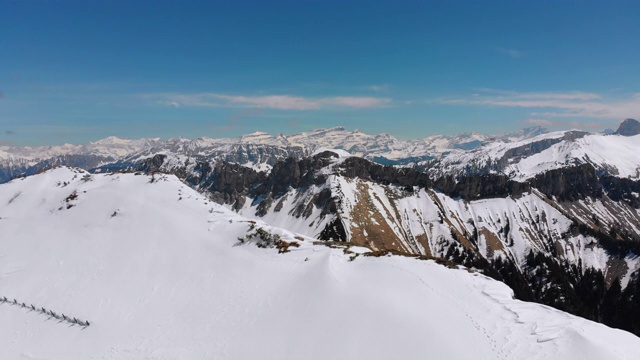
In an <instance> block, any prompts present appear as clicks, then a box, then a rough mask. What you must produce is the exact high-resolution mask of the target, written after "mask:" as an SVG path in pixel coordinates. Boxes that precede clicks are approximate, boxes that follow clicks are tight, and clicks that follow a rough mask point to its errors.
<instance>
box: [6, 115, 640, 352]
mask: <svg viewBox="0 0 640 360" xmlns="http://www.w3.org/2000/svg"><path fill="white" fill-rule="evenodd" d="M638 154H640V123H639V122H638V121H636V120H633V119H627V120H625V121H623V122H622V123H621V124H620V127H619V128H618V130H617V131H615V132H613V133H607V134H605V133H588V132H584V131H578V130H570V131H558V132H549V131H547V130H546V129H543V128H540V127H534V128H527V129H522V130H520V131H517V132H513V133H506V134H499V135H485V134H478V133H465V134H459V135H455V136H430V137H428V138H425V139H419V140H408V141H403V140H398V139H396V138H394V137H393V136H391V135H388V134H378V135H368V134H365V133H363V132H361V131H358V130H354V131H350V130H347V129H345V128H343V127H336V128H330V129H319V130H314V131H310V132H303V133H300V134H295V135H282V134H278V135H270V134H267V133H263V132H256V133H253V134H249V135H245V136H242V137H240V138H234V139H230V138H229V139H213V138H199V139H195V140H190V139H184V138H173V139H169V140H164V139H158V138H154V139H140V140H128V139H120V138H116V137H109V138H106V139H102V140H99V141H96V142H91V143H88V144H84V145H69V144H65V145H62V146H48V147H34V148H30V147H25V148H17V147H9V146H3V147H0V183H3V184H2V185H0V234H1V241H0V318H1V319H3V321H2V322H3V323H5V324H6V323H7V321H5V319H7V320H8V324H10V326H8V327H7V326H2V327H0V349H2V350H0V352H2V353H3V354H7V355H6V356H5V357H6V358H11V359H59V358H64V359H143V358H145V359H146V358H149V359H177V358H182V359H212V358H232V359H247V358H278V359H281V358H365V357H366V358H391V357H394V358H424V357H429V358H431V357H433V358H451V359H459V358H478V359H516V358H518V359H519V358H527V359H529V358H531V359H533V358H539V359H550V358H555V359H605V358H606V359H635V358H637V355H638V354H640V338H638V337H637V335H640V156H639V155H638ZM505 284H506V285H505ZM3 296H6V297H7V300H6V301H5V300H4V299H3ZM14 299H16V300H15V301H14ZM23 302H24V303H25V304H24V305H22V303H23ZM29 305H33V307H30V306H29ZM40 308H42V309H40ZM39 309H40V310H39ZM45 309H49V311H53V312H56V314H53V313H51V312H47V311H41V310H45ZM57 312H60V313H62V312H64V313H66V314H70V316H71V317H76V322H73V321H67V320H66V316H65V318H61V317H60V316H58V314H57ZM84 321H90V322H91V325H89V323H88V322H86V323H85V322H84ZM598 323H600V324H598ZM605 325H606V326H605ZM613 328H617V329H613ZM619 329H622V330H619ZM623 330H625V331H623ZM633 334H635V335H633Z"/></svg>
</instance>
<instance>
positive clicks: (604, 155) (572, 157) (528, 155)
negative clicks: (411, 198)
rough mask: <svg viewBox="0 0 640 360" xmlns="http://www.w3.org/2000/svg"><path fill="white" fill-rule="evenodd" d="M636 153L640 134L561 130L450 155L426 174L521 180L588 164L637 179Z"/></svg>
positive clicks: (639, 176) (639, 164)
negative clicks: (472, 175)
mask: <svg viewBox="0 0 640 360" xmlns="http://www.w3.org/2000/svg"><path fill="white" fill-rule="evenodd" d="M639 152H640V135H635V136H621V135H605V134H587V133H583V132H576V131H561V132H553V133H548V134H544V135H540V136H536V137H533V138H530V139H526V140H521V141H515V142H511V143H500V142H494V143H488V144H486V145H484V146H482V147H480V148H478V149H475V150H472V151H468V152H463V153H457V154H450V155H449V156H447V157H445V158H443V159H442V160H441V161H440V163H438V164H436V165H432V166H433V167H432V169H430V170H429V171H430V172H431V173H432V176H434V177H437V176H442V175H447V174H452V175H456V176H461V175H468V174H478V173H479V174H482V173H498V174H504V175H507V176H509V177H511V178H513V179H515V180H519V181H524V180H526V179H530V178H532V177H534V176H536V175H538V174H542V173H545V172H547V171H549V170H554V169H559V168H563V167H569V166H576V165H580V164H591V165H593V166H594V167H595V168H596V170H597V171H598V172H600V173H602V174H606V175H611V176H617V177H621V178H631V179H640V157H638V156H637V154H638V153H639Z"/></svg>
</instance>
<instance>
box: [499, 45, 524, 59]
mask: <svg viewBox="0 0 640 360" xmlns="http://www.w3.org/2000/svg"><path fill="white" fill-rule="evenodd" d="M498 51H499V52H501V53H502V54H505V55H507V56H509V57H511V58H512V59H518V58H521V57H523V56H524V55H525V54H526V53H525V52H524V51H522V50H518V49H513V48H504V47H500V48H498Z"/></svg>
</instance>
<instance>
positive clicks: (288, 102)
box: [144, 93, 392, 111]
mask: <svg viewBox="0 0 640 360" xmlns="http://www.w3.org/2000/svg"><path fill="white" fill-rule="evenodd" d="M144 97H145V98H148V99H154V100H155V101H156V103H158V104H161V105H164V106H171V107H176V108H179V107H183V106H184V107H248V108H265V109H276V110H298V111H301V110H325V109H331V108H351V109H372V108H380V107H384V106H387V105H389V104H390V103H391V102H392V100H391V99H389V98H380V97H361V96H338V97H325V98H310V97H302V96H292V95H266V96H241V95H225V94H216V93H198V94H151V95H144Z"/></svg>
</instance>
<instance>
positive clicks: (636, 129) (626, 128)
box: [615, 119, 640, 136]
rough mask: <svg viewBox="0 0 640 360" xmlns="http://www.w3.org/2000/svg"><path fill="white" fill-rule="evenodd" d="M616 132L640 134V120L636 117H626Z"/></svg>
mask: <svg viewBox="0 0 640 360" xmlns="http://www.w3.org/2000/svg"><path fill="white" fill-rule="evenodd" d="M615 134H618V135H622V136H634V135H638V134H640V121H638V120H636V119H625V120H624V121H623V122H622V123H621V124H620V126H619V127H618V130H617V131H616V132H615Z"/></svg>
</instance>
